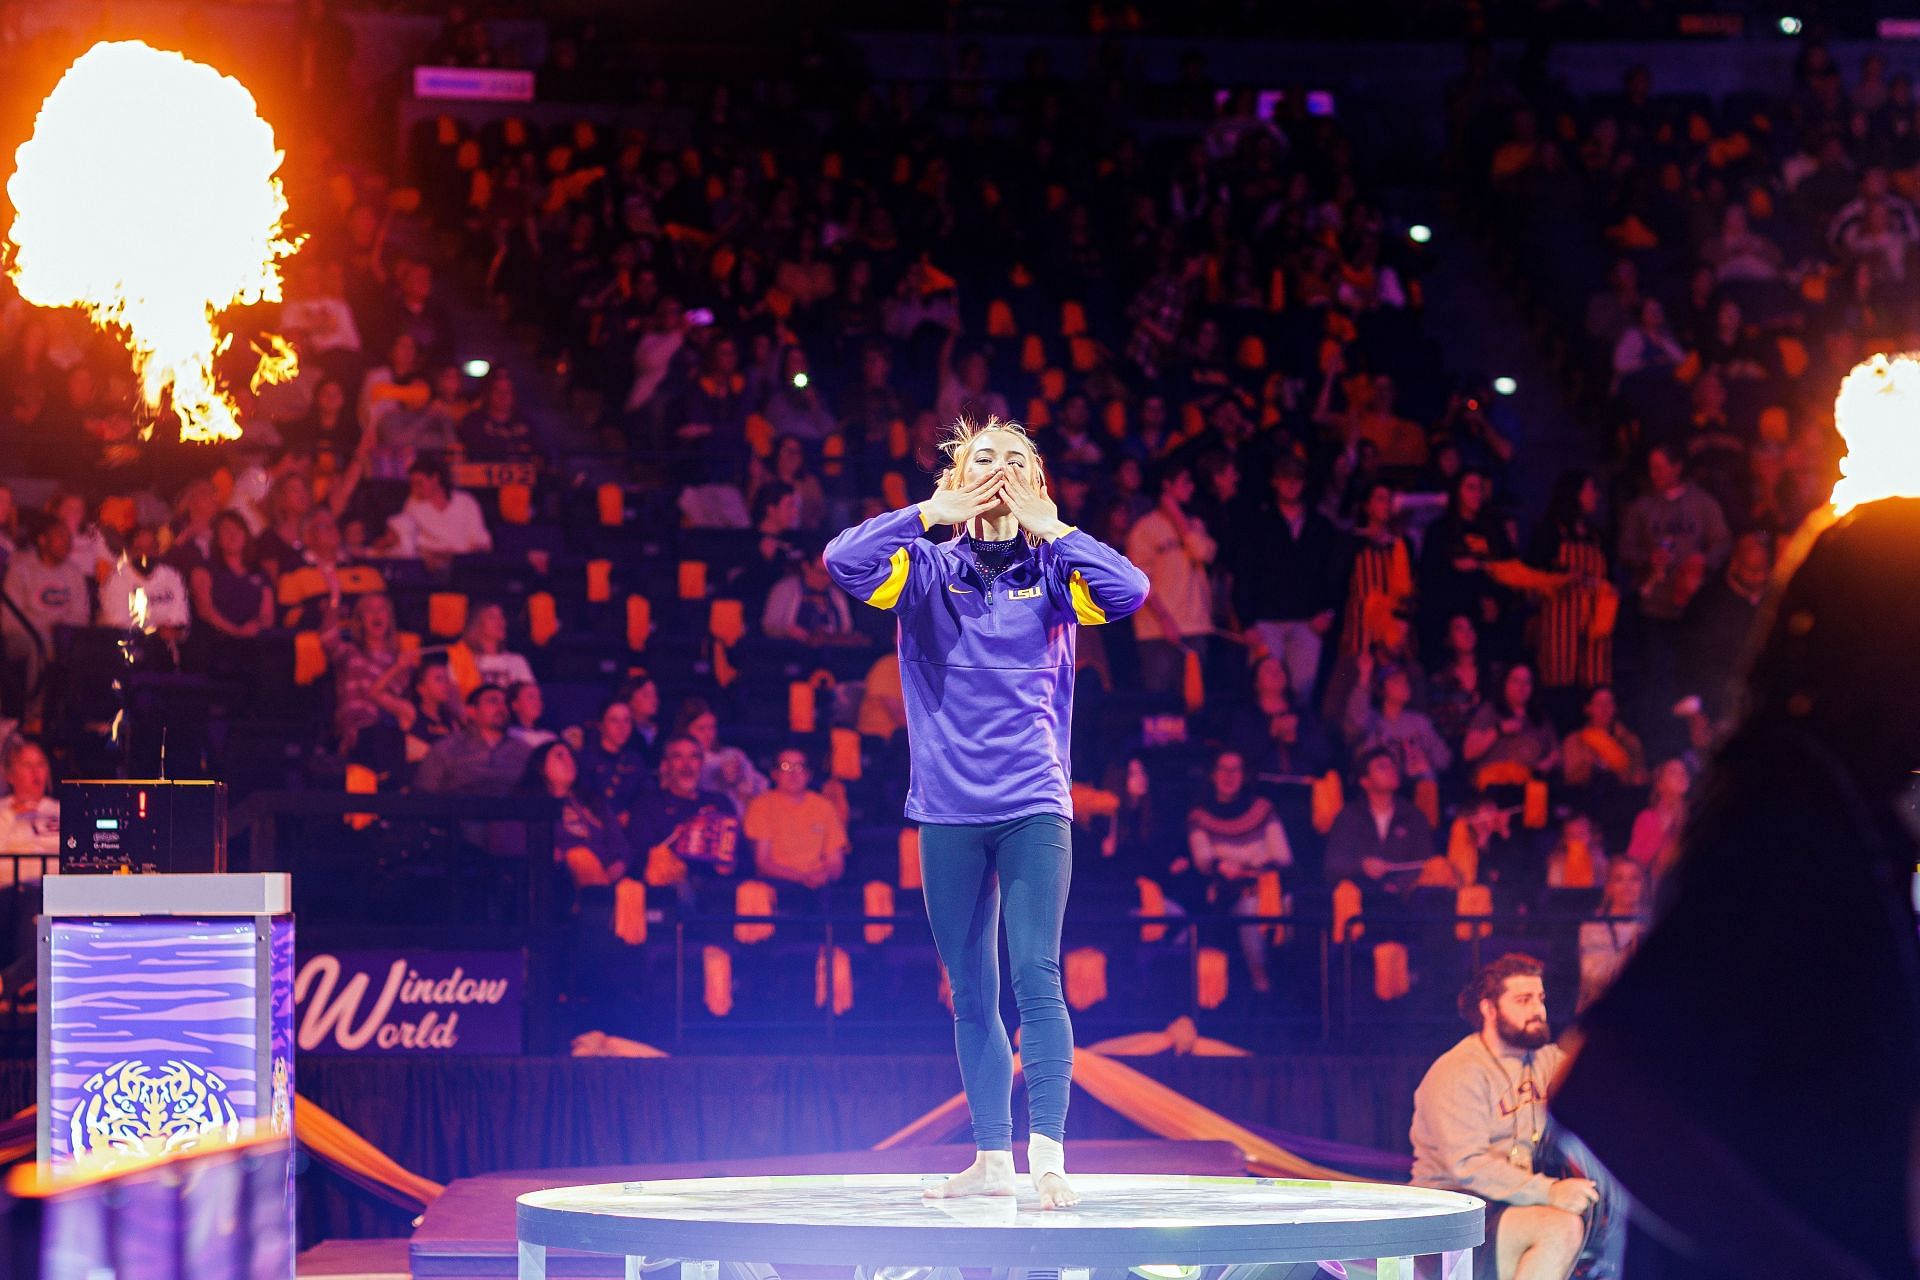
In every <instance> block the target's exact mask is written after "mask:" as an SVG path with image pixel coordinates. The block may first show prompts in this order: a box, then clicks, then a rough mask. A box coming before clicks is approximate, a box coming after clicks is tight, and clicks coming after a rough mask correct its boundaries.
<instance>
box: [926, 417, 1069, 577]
mask: <svg viewBox="0 0 1920 1280" xmlns="http://www.w3.org/2000/svg"><path fill="white" fill-rule="evenodd" d="M989 431H1004V432H1005V433H1006V434H1008V435H1010V436H1014V437H1016V438H1017V439H1019V441H1020V442H1021V443H1022V444H1024V445H1026V446H1027V457H1028V458H1030V459H1031V460H1032V462H1033V486H1034V488H1036V489H1038V490H1039V491H1040V492H1041V493H1046V492H1047V491H1048V490H1047V464H1046V461H1045V460H1044V459H1043V458H1041V456H1040V446H1038V445H1036V444H1035V443H1034V442H1033V437H1032V436H1030V435H1028V434H1027V429H1026V427H1025V426H1023V425H1021V424H1020V423H1019V422H1016V421H1014V420H1013V419H1012V418H1002V417H1000V416H999V415H998V414H988V415H987V416H986V418H985V419H984V420H982V419H979V418H976V417H974V416H973V415H972V414H970V413H962V414H961V415H960V416H959V417H957V418H955V419H954V420H953V425H952V426H951V427H948V428H947V434H946V436H945V438H944V439H942V440H941V441H940V452H942V453H944V454H946V455H947V469H946V470H945V471H942V472H941V473H940V478H939V479H938V480H936V481H934V485H935V487H936V488H940V489H958V488H959V487H960V483H961V480H960V476H961V472H962V471H964V470H965V469H966V457H967V451H968V449H970V448H971V447H972V446H973V442H974V441H975V440H978V439H979V438H980V437H981V436H983V435H986V434H987V433H988V432H989ZM1027 541H1028V543H1030V544H1033V545H1038V544H1039V539H1038V538H1035V537H1034V536H1033V535H1032V534H1028V535H1027Z"/></svg>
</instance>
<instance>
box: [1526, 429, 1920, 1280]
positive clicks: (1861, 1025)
mask: <svg viewBox="0 0 1920 1280" xmlns="http://www.w3.org/2000/svg"><path fill="white" fill-rule="evenodd" d="M1903 425H1904V426H1907V428H1908V429H1909V430H1911V424H1910V423H1907V424H1903ZM1916 584H1920V500H1916V499H1912V498H1883V499H1881V500H1879V501H1872V502H1868V503H1866V505H1864V506H1859V507H1856V508H1854V509H1853V510H1852V511H1851V512H1849V513H1848V514H1846V515H1844V516H1841V517H1839V518H1838V519H1835V518H1833V517H1832V516H1830V515H1825V514H1817V515H1815V516H1814V517H1811V518H1809V520H1808V522H1807V524H1806V526H1805V527H1804V528H1802V530H1801V531H1800V534H1799V535H1798V536H1797V538H1796V540H1795V543H1794V545H1793V546H1792V547H1791V548H1790V549H1789V550H1788V552H1787V554H1786V556H1785V557H1783V560H1782V565H1781V571H1780V574H1779V577H1778V579H1777V583H1776V587H1775V591H1774V595H1773V598H1772V600H1771V601H1770V602H1769V606H1768V607H1767V608H1763V611H1762V614H1761V616H1760V619H1759V622H1758V630H1757V632H1756V635H1755V637H1754V642H1755V643H1756V644H1757V648H1756V649H1755V651H1754V655H1753V662H1752V666H1751V670H1750V672H1749V674H1748V677H1747V683H1746V688H1745V691H1744V694H1745V705H1744V707H1743V708H1742V712H1741V719H1740V722H1739V725H1738V728H1737V729H1736V730H1735V731H1734V733H1733V734H1732V736H1731V738H1730V739H1729V740H1728V741H1727V743H1726V744H1725V746H1724V747H1723V748H1722V750H1721V751H1720V753H1719V756H1718V757H1717V759H1716V760H1715V761H1714V762H1713V765H1712V767H1711V768H1710V770H1709V771H1708V774H1707V776H1706V778H1705V780H1704V783H1703V786H1702V789H1701V792H1700V794H1699V798H1698V801H1697V806H1696V809H1695V812H1694V814H1693V817H1692V819H1691V821H1690V823H1689V825H1688V827H1687V828H1686V832H1685V835H1684V836H1683V839H1682V851H1681V855H1680V859H1679V862H1678V863H1677V865H1676V867H1675V869H1674V871H1673V872H1672V874H1671V875H1670V876H1669V877H1668V879H1667V881H1666V883H1665V884H1664V886H1663V894H1662V900H1661V905H1660V913H1659V917H1658V921H1657V923H1656V924H1655V926H1654V928H1653V931H1652V933H1651V934H1650V935H1649V936H1648V938H1647V940H1646V942H1645V943H1644V944H1643V945H1642V947H1641V948H1640V950H1639V952H1638V954H1637V955H1636V956H1635V957H1634V958H1633V960H1632V961H1631V962H1630V963H1629V964H1628V965H1627V967H1626V969H1625V970H1624V971H1623V972H1622V974H1621V976H1620V978H1619V980H1618V981H1617V982H1616V984H1615V985H1614V986H1613V987H1612V988H1611V989H1610V990H1609V991H1608V992H1607V994H1606V995H1604V996H1603V997H1601V999H1600V1000H1599V1001H1598V1002H1597V1003H1596V1004H1595V1005H1594V1006H1593V1007H1592V1008H1591V1009H1590V1010H1588V1012H1587V1013H1586V1015H1585V1017H1584V1019H1583V1021H1582V1025H1581V1032H1582V1035H1581V1038H1580V1040H1579V1042H1578V1048H1577V1050H1576V1053H1575V1056H1574V1059H1573V1062H1572V1064H1571V1065H1570V1066H1569V1068H1568V1069H1567V1074H1566V1076H1565V1077H1564V1078H1563V1081H1562V1084H1561V1086H1560V1087H1559V1089H1558V1090H1557V1091H1556V1092H1555V1095H1554V1103H1553V1110H1554V1113H1555V1116H1556V1118H1557V1119H1558V1120H1559V1121H1560V1122H1561V1123H1563V1124H1565V1125H1567V1126H1569V1127H1570V1128H1572V1129H1573V1130H1574V1131H1575V1132H1577V1133H1578V1134H1579V1135H1580V1136H1581V1137H1582V1138H1583V1139H1584V1140H1585V1141H1586V1143H1587V1144H1588V1145H1589V1146H1590V1147H1591V1148H1592V1149H1593V1151H1594V1152H1595V1153H1596V1154H1597V1155H1598V1156H1599V1158H1600V1159H1601V1160H1602V1161H1604V1162H1605V1164H1606V1165H1607V1167H1608V1168H1609V1169H1610V1170H1611V1171H1612V1172H1613V1173H1614V1174H1615V1175H1617V1176H1618V1177H1619V1179H1620V1181H1621V1182H1622V1183H1624V1184H1625V1186H1626V1188H1627V1189H1628V1191H1630V1192H1631V1193H1632V1194H1633V1196H1634V1198H1635V1200H1636V1202H1637V1205H1638V1209H1637V1210H1636V1222H1640V1223H1645V1224H1646V1225H1647V1229H1648V1231H1649V1232H1650V1233H1651V1236H1652V1239H1651V1241H1649V1242H1646V1243H1647V1244H1648V1248H1649V1252H1650V1253H1651V1254H1657V1255H1666V1256H1665V1257H1664V1258H1663V1259H1662V1260H1664V1261H1666V1262H1667V1264H1668V1265H1667V1266H1664V1267H1663V1266H1660V1265H1658V1263H1657V1262H1656V1261H1655V1260H1654V1259H1653V1258H1652V1257H1648V1258H1646V1259H1645V1261H1644V1263H1637V1262H1636V1259H1637V1258H1638V1257H1639V1256H1640V1255H1638V1254H1637V1253H1636V1254H1630V1255H1629V1259H1628V1266H1627V1274H1628V1275H1629V1276H1635V1277H1639V1276H1643V1275H1644V1276H1649V1277H1655V1276H1666V1275H1687V1276H1691V1277H1700V1276H1711V1277H1720V1276H1728V1277H1731V1276H1761V1275H1768V1276H1793V1277H1796V1278H1797V1280H1808V1278H1809V1277H1816V1276H1817V1277H1841V1276H1847V1277H1856V1276H1857V1277H1865V1276H1875V1277H1913V1276H1915V1275H1917V1274H1920V1269H1917V1268H1916V1265H1915V1243H1916V1239H1920V1231H1916V1223H1920V1172H1917V1171H1916V1170H1917V1166H1916V1134H1917V1133H1920V1128H1917V1127H1916V1116H1917V1115H1920V1110H1917V1107H1916V1104H1917V1103H1920V946H1916V937H1915V919H1914V910H1913V904H1912V888H1911V886H1912V882H1913V877H1914V870H1915V864H1916V861H1917V860H1920V816H1917V815H1920V810H1917V809H1916V806H1915V796H1916V794H1920V793H1917V792H1916V787H1915V784H1916V777H1915V771H1916V770H1920V590H1916V589H1915V585H1916ZM1641 1210H1643V1211H1644V1213H1642V1212H1640V1211H1641ZM1649 1220H1651V1221H1649ZM1637 1243H1639V1242H1637Z"/></svg>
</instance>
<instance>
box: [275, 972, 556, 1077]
mask: <svg viewBox="0 0 1920 1280" xmlns="http://www.w3.org/2000/svg"><path fill="white" fill-rule="evenodd" d="M293 998H294V1006H295V1013H294V1032H295V1038H296V1042H297V1043H298V1045H299V1047H300V1052H301V1053H317V1054H353V1055H357V1056H361V1057H374V1056H378V1055H382V1054H399V1053H409V1054H410V1053H423V1054H455V1053H491V1054H497V1053H519V1052H520V1051H521V1047H522V1027H523V1022H522V1013H523V1010H524V1008H525V1004H526V960H525V957H524V955H523V954H522V953H521V952H518V951H323V952H319V953H317V954H314V955H309V956H307V957H305V958H304V959H303V960H302V961H301V964H300V973H299V976H298V977H296V978H295V979H294V984H293Z"/></svg>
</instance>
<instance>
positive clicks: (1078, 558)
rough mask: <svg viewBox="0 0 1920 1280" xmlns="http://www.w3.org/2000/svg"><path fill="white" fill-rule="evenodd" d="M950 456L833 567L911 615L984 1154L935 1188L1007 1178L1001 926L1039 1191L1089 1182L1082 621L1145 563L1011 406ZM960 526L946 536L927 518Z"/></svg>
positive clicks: (965, 1058)
mask: <svg viewBox="0 0 1920 1280" xmlns="http://www.w3.org/2000/svg"><path fill="white" fill-rule="evenodd" d="M943 448H944V450H945V452H946V454H947V457H948V459H949V462H950V465H949V466H948V468H947V470H946V471H945V472H944V473H943V474H942V475H941V477H940V481H939V485H938V487H937V488H936V489H935V491H934V495H933V496H932V497H931V498H929V499H927V501H925V502H922V503H920V504H919V505H918V506H913V507H907V508H904V509H902V510H900V511H894V512H890V513H888V514H885V515H879V516H875V517H874V518H873V519H871V520H868V521H866V522H865V523H863V524H860V525H858V526H856V527H854V528H852V529H848V530H847V531H845V532H844V533H842V534H840V536H838V537H837V538H835V539H834V540H833V541H832V542H831V543H830V544H828V546H827V551H826V561H827V568H828V570H829V571H830V572H831V573H832V574H833V579H834V581H835V582H837V583H839V584H840V586H842V587H843V588H845V589H846V590H847V591H848V592H849V593H851V594H852V595H854V596H856V597H857V598H859V599H861V600H864V601H866V602H867V603H868V604H870V605H873V606H874V607H875V608H879V609H888V610H891V611H892V612H893V613H894V614H896V615H897V616H898V618H899V645H900V683H901V688H902V691H903V692H904V694H905V701H906V709H907V740H908V748H909V756H910V759H911V762H912V781H911V782H910V783H909V785H908V788H907V806H906V813H907V817H908V818H909V819H911V820H912V821H914V822H917V823H919V824H920V875H921V881H922V884H923V891H924V894H925V897H926V902H927V916H928V919H929V920H930V921H931V922H932V926H933V939H934V945H935V946H936V947H937V948H938V950H939V953H940V960H941V963H942V964H944V965H945V966H946V969H947V976H948V980H949V982H950V983H951V985H952V987H953V1038H954V1047H955V1050H956V1051H957V1053H958V1054H959V1058H960V1080H961V1084H962V1085H963V1086H964V1088H965V1089H966V1093H967V1107H968V1110H969V1112H970V1113H971V1115H972V1119H973V1138H974V1145H975V1147H976V1148H978V1154H977V1155H976V1156H975V1158H974V1162H973V1164H972V1165H971V1166H970V1167H969V1168H967V1169H966V1170H965V1171H963V1172H961V1173H959V1174H957V1175H955V1176H954V1177H951V1178H948V1179H947V1180H946V1181H945V1182H943V1183H941V1184H940V1185H939V1186H938V1187H931V1188H929V1189H928V1190H927V1192H926V1195H928V1196H929V1197H932V1198H936V1199H939V1198H954V1197H959V1196H1011V1195H1013V1194H1014V1169H1013V1050H1012V1046H1011V1045H1010V1044H1009V1043H1008V1040H1007V1029H1006V1027H1005V1025H1004V1024H1003V1023H1002V1022H1001V1019H1000V969H999V929H1000V916H1001V913H1002V910H1003V904H1004V911H1005V915H1006V921H1007V953H1008V957H1009V959H1010V962H1011V965H1012V969H1013V974H1012V979H1013V994H1014V1000H1015V1003H1016V1004H1017V1005H1018V1006H1019V1010H1020V1039H1021V1054H1022V1071H1023V1075H1024V1077H1025V1079H1026V1084H1027V1110H1028V1123H1027V1130H1028V1144H1027V1166H1028V1170H1029V1172H1030V1174H1031V1176H1032V1178H1033V1186H1034V1190H1035V1191H1036V1192H1038V1193H1039V1196H1040V1207H1041V1208H1043V1209H1052V1208H1064V1207H1066V1206H1068V1205H1072V1204H1075V1203H1077V1202H1078V1201H1079V1196H1078V1195H1077V1194H1076V1193H1075V1192H1074V1190H1073V1188H1072V1187H1071V1186H1070V1185H1068V1183H1067V1179H1066V1156H1065V1151H1064V1149H1063V1147H1062V1146H1061V1143H1062V1141H1063V1140H1064V1139H1065V1137H1066V1121H1067V1096H1068V1093H1069V1091H1070V1089H1071V1087H1072V1079H1073V1026H1072V1024H1071V1023H1070V1022H1069V1021H1068V1018H1067V1005H1066V1000H1065V999H1064V998H1063V996H1062V993H1061V987H1060V929H1061V922H1062V920H1063V918H1064V915H1065V912H1066V902H1067V886H1068V884H1069V882H1070V880H1071V878H1072V842H1071V839H1070V837H1069V833H1068V825H1069V823H1070V822H1071V821H1072V817H1073V807H1072V802H1071V800H1070V798H1069V786H1070V779H1071V772H1070V770H1069V767H1068V760H1067V751H1068V739H1069V727H1070V723H1071V717H1072V713H1073V676H1074V639H1075V636H1076V634H1077V628H1078V627H1079V626H1080V625H1082V624H1085V625H1097V624H1099V623H1103V622H1109V621H1112V620H1115V619H1118V618H1124V617H1126V616H1128V615H1129V614H1131V613H1132V612H1133V611H1134V610H1136V609H1138V608H1139V607H1140V606H1141V604H1142V603H1143V602H1144V601H1145V600H1146V597H1147V578H1146V575H1145V574H1143V573H1142V572H1141V571H1140V570H1139V569H1137V568H1135V567H1134V566H1133V564H1132V563H1131V562H1130V561H1129V560H1128V559H1127V558H1126V557H1125V556H1123V555H1121V554H1120V553H1119V552H1117V551H1115V550H1113V549H1112V548H1111V547H1108V546H1106V545H1105V544H1104V543H1102V542H1100V541H1099V540H1098V539H1097V538H1095V537H1094V536H1093V535H1092V534H1089V533H1085V532H1082V531H1080V530H1078V529H1075V528H1074V527H1072V526H1071V525H1068V524H1065V523H1063V522H1062V521H1061V520H1060V514H1059V511H1058V510H1057V508H1055V506H1054V503H1053V499H1052V498H1050V497H1048V496H1047V480H1046V472H1045V470H1044V468H1043V467H1042V465H1041V462H1040V455H1039V453H1038V452H1037V451H1036V450H1035V449H1034V447H1033V441H1032V440H1031V439H1029V438H1028V436H1027V433H1026V430H1025V429H1024V428H1022V427H1021V426H1020V425H1019V424H1018V423H1015V422H1003V421H1001V420H1000V419H998V418H988V419H987V420H986V421H985V422H984V423H982V422H976V421H974V420H972V419H970V418H966V417H962V418H961V419H960V420H959V421H958V422H956V423H955V424H954V427H953V430H952V433H951V434H950V435H949V437H948V439H947V440H946V442H945V444H944V446H943ZM936 525H951V526H954V527H955V528H956V529H957V531H958V533H957V536H955V537H954V538H953V539H952V540H951V541H948V542H944V543H934V542H930V541H928V540H926V539H925V538H924V537H923V536H922V535H923V534H925V533H926V532H927V530H929V529H932V528H933V527H934V526H936Z"/></svg>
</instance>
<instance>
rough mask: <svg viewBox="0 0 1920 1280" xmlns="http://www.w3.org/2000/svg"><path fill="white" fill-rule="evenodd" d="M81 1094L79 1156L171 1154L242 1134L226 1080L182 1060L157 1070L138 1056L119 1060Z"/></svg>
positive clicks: (73, 1128)
mask: <svg viewBox="0 0 1920 1280" xmlns="http://www.w3.org/2000/svg"><path fill="white" fill-rule="evenodd" d="M80 1091H81V1095H82V1096H81V1101H80V1105H79V1106H77V1107H75V1108H74V1112H73V1119H72V1120H71V1121H70V1122H69V1129H68V1133H69V1136H70V1138H71V1140H72V1144H73V1154H74V1155H75V1156H83V1155H101V1154H104V1153H106V1152H120V1153H124V1154H126V1155H132V1156H159V1155H170V1154H172V1153H173V1152H176V1151H185V1150H187V1149H189V1148H191V1147H194V1146H197V1145H199V1143H200V1141H201V1140H202V1138H204V1137H209V1136H211V1137H212V1138H213V1139H214V1141H215V1142H221V1141H225V1142H232V1141H234V1140H236V1139H237V1138H238V1137H239V1136H240V1116H239V1114H238V1113H237V1112H236V1111H235V1110H234V1108H233V1103H232V1102H231V1101H229V1100H228V1099H227V1096H226V1094H227V1084H226V1081H224V1080H222V1079H221V1078H220V1077H219V1076H216V1075H214V1074H213V1073H212V1072H210V1071H208V1070H206V1069H205V1068H204V1067H199V1066H195V1065H194V1064H193V1063H191V1062H183V1061H181V1060H180V1059H178V1058H169V1059H167V1060H166V1062H164V1063H161V1064H159V1065H157V1066H156V1065H154V1064H152V1063H147V1062H142V1061H140V1060H139V1059H137V1058H130V1059H126V1060H124V1061H121V1062H116V1063H114V1064H113V1065H112V1066H110V1067H108V1068H107V1069H106V1070H104V1071H98V1072H95V1073H94V1074H93V1075H91V1076H89V1077H88V1078H87V1081H86V1083H85V1084H83V1085H81V1086H80Z"/></svg>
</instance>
